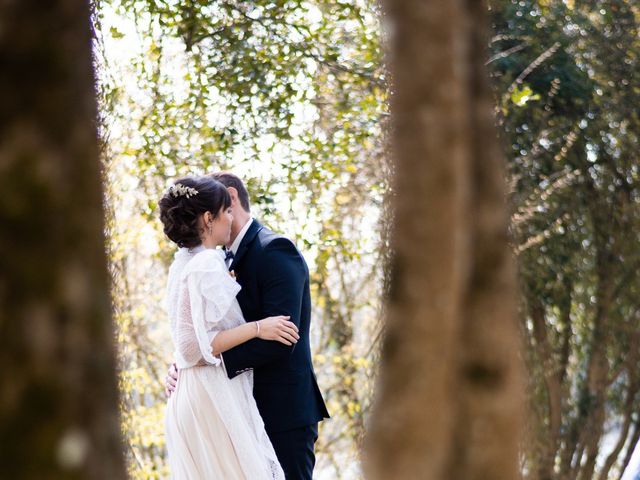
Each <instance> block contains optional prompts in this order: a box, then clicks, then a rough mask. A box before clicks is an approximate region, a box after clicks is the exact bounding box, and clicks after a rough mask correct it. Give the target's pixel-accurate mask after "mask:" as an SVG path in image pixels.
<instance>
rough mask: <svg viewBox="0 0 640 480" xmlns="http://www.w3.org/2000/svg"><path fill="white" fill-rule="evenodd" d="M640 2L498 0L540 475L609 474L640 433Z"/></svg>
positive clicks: (500, 80) (531, 462) (532, 453)
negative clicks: (639, 348) (639, 4)
mask: <svg viewBox="0 0 640 480" xmlns="http://www.w3.org/2000/svg"><path fill="white" fill-rule="evenodd" d="M639 13H640V12H639V11H638V8H637V7H636V6H635V5H634V4H633V2H625V1H606V2H605V1H593V2H575V3H574V2H543V1H518V2H516V1H512V2H492V18H493V21H494V35H495V36H494V38H493V40H492V44H491V53H492V57H491V61H490V62H491V63H490V69H491V72H492V76H493V77H494V79H495V81H496V91H497V96H498V98H499V102H498V103H499V106H500V107H501V108H500V115H499V121H500V123H501V127H502V133H503V139H504V142H505V144H506V145H505V146H506V147H507V149H506V151H507V159H508V166H509V181H510V183H511V196H510V200H511V203H512V208H513V222H512V234H513V240H514V248H515V250H516V253H517V254H518V265H519V272H520V282H521V286H522V293H523V295H522V297H523V298H522V320H523V325H522V328H523V332H524V334H525V342H526V349H525V352H524V353H525V354H526V357H525V358H526V359H527V361H528V365H529V369H530V371H531V373H532V375H531V377H530V378H529V393H530V395H529V400H530V411H531V417H530V418H529V430H530V431H529V435H530V437H529V442H528V445H530V446H529V447H528V448H527V449H526V451H525V464H526V469H527V471H528V472H530V475H531V476H532V477H533V478H556V476H558V477H559V478H576V477H577V478H581V479H586V478H602V479H603V480H604V479H605V478H609V476H610V475H614V474H617V473H620V472H622V471H624V469H625V467H626V466H627V464H628V462H629V455H630V453H631V452H632V451H633V449H634V448H635V445H636V443H637V441H638V438H637V437H635V434H634V433H633V428H629V426H627V427H625V426H624V425H625V424H626V423H627V422H629V423H633V422H635V427H634V428H635V431H637V429H638V424H637V420H638V419H637V417H633V415H632V412H634V411H637V408H638V406H639V404H638V402H639V398H638V397H639V395H638V387H639V380H640V379H639V378H638V371H639V370H638V366H639V365H638V355H637V353H636V352H637V345H636V342H637V340H638V337H639V336H640V326H639V325H638V311H639V309H638V307H640V304H639V303H638V298H639V297H638V296H637V293H638V287H639V286H640V285H639V284H638V280H639V278H638V276H637V274H636V273H635V272H636V271H637V262H638V260H640V257H639V256H638V248H637V245H638V231H639V230H638V226H639V225H638V219H639V215H638V214H639V210H638V207H639V204H638V200H639V199H640V190H639V184H638V175H639V172H638V159H637V155H638V154H637V151H638V149H637V145H638V133H640V124H639V123H638V116H637V113H636V111H635V109H634V107H633V106H634V105H637V104H638V102H639V101H640V97H639V96H638V95H640V90H638V89H637V88H633V87H632V85H638V69H637V65H638V55H639V54H640V42H639V41H638V35H637V33H638V26H639V20H640V16H639ZM532 100H535V101H532ZM510 104H511V105H510ZM632 417H633V418H632ZM607 435H610V436H609V437H608V438H609V439H613V441H611V440H609V441H608V442H606V443H605V442H603V439H604V438H605V437H606V436H607ZM618 442H620V448H619V449H617V443H618ZM625 442H626V443H625ZM612 443H613V445H612ZM623 447H624V448H623ZM614 472H615V473H614Z"/></svg>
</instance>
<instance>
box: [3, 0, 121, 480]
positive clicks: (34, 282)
mask: <svg viewBox="0 0 640 480" xmlns="http://www.w3.org/2000/svg"><path fill="white" fill-rule="evenodd" d="M89 15H90V12H89V5H88V1H87V0H66V1H62V0H61V1H54V2H40V1H35V0H19V1H7V0H3V1H1V2H0V71H1V73H0V104H1V105H2V108H0V192H1V193H0V224H1V225H2V236H1V237H0V252H2V253H1V256H0V265H1V267H0V270H1V271H2V277H1V278H0V369H1V370H2V374H1V375H0V445H2V447H0V465H1V470H2V474H1V476H2V477H3V478H11V479H43V478H46V479H61V478H65V479H66V478H70V479H71V478H91V479H102V478H105V479H107V478H108V479H117V478H124V476H125V470H124V462H123V458H122V448H121V444H120V439H119V431H120V424H119V416H118V395H117V385H116V377H115V362H114V352H113V335H114V334H113V329H112V324H111V317H110V297H109V281H108V274H107V268H106V256H105V242H104V235H103V213H102V212H103V210H102V200H103V198H102V190H101V179H100V167H99V160H98V147H97V134H96V100H95V95H94V83H93V75H92V58H91V30H90V16H89Z"/></svg>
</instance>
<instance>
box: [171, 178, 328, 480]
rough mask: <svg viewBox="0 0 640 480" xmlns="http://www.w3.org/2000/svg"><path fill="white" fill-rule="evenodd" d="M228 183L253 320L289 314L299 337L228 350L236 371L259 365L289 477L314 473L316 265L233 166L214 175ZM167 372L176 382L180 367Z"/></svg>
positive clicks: (233, 265) (263, 406) (231, 260)
mask: <svg viewBox="0 0 640 480" xmlns="http://www.w3.org/2000/svg"><path fill="white" fill-rule="evenodd" d="M211 177H213V178H214V179H216V180H218V181H219V182H221V183H222V184H223V185H225V186H226V187H227V190H228V191H229V195H230V196H231V209H232V213H233V223H232V224H231V244H230V245H227V261H226V263H227V266H228V267H229V270H233V271H234V272H235V274H236V280H237V281H238V283H239V284H240V285H241V286H242V290H240V293H238V297H237V298H238V303H239V304H240V308H241V309H242V313H243V315H244V318H245V320H246V321H254V320H260V319H262V318H266V317H269V316H273V315H289V316H290V317H291V318H290V320H291V321H292V322H294V323H295V324H296V325H297V326H298V329H299V331H298V333H299V334H300V339H299V340H298V343H296V344H295V345H293V346H286V345H284V344H281V343H278V342H270V341H266V340H261V339H258V338H254V339H253V340H250V341H248V342H246V343H243V344H241V345H238V346H237V347H234V348H232V349H231V350H228V351H226V352H224V353H222V358H223V361H224V364H225V367H226V369H227V374H228V375H229V378H233V377H235V376H236V375H239V374H241V373H243V372H245V371H247V370H250V369H253V372H254V377H253V378H254V387H253V396H254V397H255V399H256V404H257V405H258V410H259V411H260V415H261V416H262V419H263V420H264V423H265V428H266V431H267V434H268V435H269V438H270V440H271V443H272V444H273V448H274V449H275V452H276V455H277V456H278V460H279V461H280V464H281V465H282V468H283V470H284V473H285V475H286V477H287V479H288V480H306V479H309V480H311V478H312V474H313V467H314V465H315V455H314V443H315V441H316V440H317V438H318V422H319V421H321V420H322V419H323V418H329V414H328V412H327V408H326V407H325V404H324V401H323V399H322V395H321V393H320V389H319V388H318V384H317V382H316V377H315V374H314V372H313V365H312V364H311V350H310V347H309V326H310V325H309V324H310V317H311V297H310V294H309V270H308V268H307V264H306V263H305V261H304V258H303V257H302V255H301V254H300V252H299V251H298V249H297V248H296V247H295V245H294V244H293V242H291V240H289V239H287V238H285V237H283V236H281V235H278V234H276V233H274V232H272V231H271V230H269V229H268V228H266V227H265V226H263V225H261V224H260V223H259V222H258V221H257V220H255V219H253V218H252V217H251V210H250V205H249V194H248V193H247V189H246V188H245V186H244V184H243V183H242V180H240V178H238V177H237V176H235V175H234V174H232V173H229V172H219V173H214V174H212V175H211ZM169 376H170V378H169V379H168V381H169V383H170V384H171V385H170V386H168V388H169V390H171V391H173V389H174V388H175V377H176V375H175V370H174V369H173V368H172V369H171V370H170V373H169Z"/></svg>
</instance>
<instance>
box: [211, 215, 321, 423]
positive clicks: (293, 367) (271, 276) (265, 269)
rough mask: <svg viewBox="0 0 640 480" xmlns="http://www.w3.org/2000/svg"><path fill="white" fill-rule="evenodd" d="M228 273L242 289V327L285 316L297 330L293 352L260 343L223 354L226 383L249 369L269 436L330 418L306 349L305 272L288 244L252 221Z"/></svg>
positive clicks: (275, 344) (307, 299)
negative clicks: (266, 318) (273, 317)
mask: <svg viewBox="0 0 640 480" xmlns="http://www.w3.org/2000/svg"><path fill="white" fill-rule="evenodd" d="M252 222H253V223H252V224H251V225H250V226H249V229H248V230H247V232H246V234H245V236H244V238H243V239H242V241H241V242H240V246H239V247H238V251H237V252H236V254H235V256H234V259H233V262H232V263H231V266H230V270H233V271H235V274H236V280H237V281H238V283H239V284H240V285H241V286H242V290H240V293H238V297H237V298H238V303H239V304H240V308H241V309H242V313H243V315H244V318H245V320H246V321H248V322H250V321H254V320H260V319H262V318H265V317H270V316H274V315H289V316H290V317H291V318H290V320H291V321H292V322H294V323H295V324H296V325H297V326H298V329H299V334H300V340H298V343H296V344H295V345H293V346H287V345H284V344H282V343H280V342H276V341H266V340H261V339H258V338H254V339H253V340H249V341H248V342H246V343H243V344H241V345H238V346H237V347H234V348H232V349H230V350H228V351H226V352H224V353H223V354H222V357H223V359H224V364H225V367H226V369H227V374H228V375H229V378H233V377H235V376H236V375H238V374H240V373H242V372H244V371H246V370H247V369H251V368H252V369H253V372H254V387H253V395H254V397H255V400H256V404H257V405H258V410H259V411H260V414H261V415H262V418H263V420H264V423H265V427H266V430H267V432H268V433H276V432H282V431H285V430H291V429H294V428H298V427H303V426H307V425H312V424H315V423H317V422H318V421H320V420H322V419H323V418H328V417H329V414H328V412H327V408H326V407H325V404H324V401H323V399H322V395H321V393H320V389H319V388H318V384H317V382H316V377H315V373H314V371H313V366H312V363H311V350H310V348H309V323H310V319H311V296H310V294H309V270H308V268H307V264H306V262H305V261H304V258H303V257H302V255H301V254H300V252H299V251H298V249H297V248H296V247H295V245H294V244H293V242H291V240H289V239H287V238H285V237H283V236H281V235H278V234H276V233H274V232H272V231H271V230H269V229H268V228H266V227H264V226H263V225H261V224H260V223H259V222H258V221H256V220H253V221H252Z"/></svg>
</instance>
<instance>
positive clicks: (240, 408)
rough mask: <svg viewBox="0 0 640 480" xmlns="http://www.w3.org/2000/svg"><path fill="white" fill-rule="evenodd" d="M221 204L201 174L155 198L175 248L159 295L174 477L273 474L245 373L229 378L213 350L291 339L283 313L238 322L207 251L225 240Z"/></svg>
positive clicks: (228, 282) (219, 260)
mask: <svg viewBox="0 0 640 480" xmlns="http://www.w3.org/2000/svg"><path fill="white" fill-rule="evenodd" d="M230 205H231V199H230V197H229V194H228V192H227V189H226V188H225V187H224V186H223V185H222V184H221V183H219V182H217V181H216V180H213V179H212V178H209V177H197V178H196V177H187V178H183V179H180V180H178V181H177V182H176V183H175V184H174V185H172V186H171V188H170V189H169V191H168V192H167V193H166V194H165V195H164V196H163V197H162V199H161V200H160V202H159V206H160V220H161V221H162V223H163V224H164V233H165V234H166V235H167V236H168V237H169V238H170V239H171V240H172V241H173V242H175V243H176V244H177V245H178V246H179V247H180V248H179V250H178V251H177V253H176V254H175V259H174V261H173V264H172V265H171V267H170V269H169V279H168V287H167V298H166V307H167V312H168V314H169V319H170V321H171V336H172V340H173V343H174V348H175V362H176V364H177V367H178V371H179V374H178V385H177V388H176V391H175V393H173V395H171V397H170V399H169V402H168V405H167V410H166V420H165V423H166V425H165V426H166V438H167V449H168V452H169V465H170V468H171V471H172V476H173V478H175V479H185V480H186V479H189V480H194V479H224V480H235V479H238V480H241V479H243V480H260V479H265V480H272V479H277V480H280V479H284V473H283V471H282V468H281V467H280V464H279V463H278V459H277V458H276V455H275V452H274V450H273V447H272V445H271V443H270V441H269V438H268V437H267V434H266V432H265V429H264V424H263V422H262V418H261V417H260V414H259V413H258V409H257V407H256V403H255V400H254V398H253V395H252V388H253V372H251V371H248V372H245V373H244V374H242V375H239V376H238V377H236V378H234V379H233V380H229V378H228V377H227V374H226V371H225V366H224V364H223V363H222V362H221V356H220V353H222V352H224V351H226V350H228V349H230V348H233V347H234V346H236V345H239V344H241V343H244V342H246V341H248V340H250V339H252V338H255V337H258V338H261V339H263V340H273V341H277V342H281V343H284V344H286V345H292V344H293V343H296V342H297V340H298V338H299V337H298V332H297V328H296V326H295V324H293V323H292V322H289V321H288V320H287V319H288V318H289V317H284V316H278V317H269V318H265V319H263V320H259V321H257V322H245V321H244V319H243V317H242V312H241V310H240V307H239V305H238V302H237V300H236V294H237V293H238V291H239V290H240V286H239V285H238V283H237V282H236V281H235V280H234V278H233V277H232V276H231V274H230V273H229V272H228V270H227V268H226V266H225V263H224V259H223V256H222V255H221V251H220V250H216V247H217V246H219V245H225V244H227V243H228V242H229V236H230V234H231V221H232V219H233V217H232V215H231V211H230V208H229V207H230Z"/></svg>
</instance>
